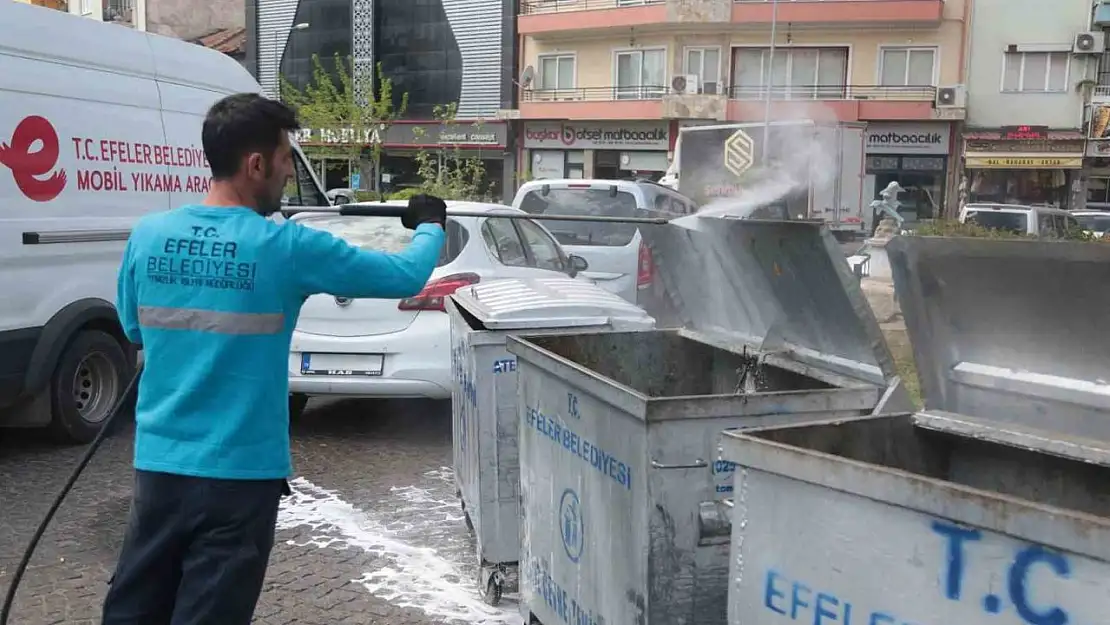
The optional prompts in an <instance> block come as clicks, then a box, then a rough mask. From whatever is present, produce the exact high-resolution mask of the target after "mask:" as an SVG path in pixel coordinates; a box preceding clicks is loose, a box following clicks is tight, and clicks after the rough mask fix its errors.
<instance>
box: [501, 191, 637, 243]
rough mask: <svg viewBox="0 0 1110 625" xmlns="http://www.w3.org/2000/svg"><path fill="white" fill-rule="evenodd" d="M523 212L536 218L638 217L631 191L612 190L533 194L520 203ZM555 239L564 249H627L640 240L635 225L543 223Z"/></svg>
mask: <svg viewBox="0 0 1110 625" xmlns="http://www.w3.org/2000/svg"><path fill="white" fill-rule="evenodd" d="M520 208H521V210H523V211H525V212H528V213H531V214H533V215H537V216H540V215H543V214H544V213H549V214H554V215H576V216H577V215H597V216H605V217H635V216H636V208H637V206H636V197H635V196H634V195H632V194H631V193H628V192H627V191H617V193H616V194H611V193H610V191H609V189H591V188H574V189H555V188H552V189H549V190H548V193H547V195H544V194H543V190H542V189H533V190H531V191H529V192H528V193H527V194H526V195H525V196H524V197H523V198H522V199H521V202H520ZM538 221H540V222H542V223H543V225H544V227H546V228H547V229H548V230H549V231H550V232H551V234H553V235H555V239H556V240H557V241H559V243H562V244H563V245H598V246H602V245H604V246H624V245H628V244H629V243H631V242H632V238H633V237H634V236H636V225H635V224H621V223H597V222H586V221H543V220H542V219H540V220H538Z"/></svg>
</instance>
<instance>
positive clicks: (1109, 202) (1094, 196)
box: [1087, 178, 1110, 208]
mask: <svg viewBox="0 0 1110 625" xmlns="http://www.w3.org/2000/svg"><path fill="white" fill-rule="evenodd" d="M1108 206H1110V178H1090V179H1089V180H1087V208H1106V207H1108Z"/></svg>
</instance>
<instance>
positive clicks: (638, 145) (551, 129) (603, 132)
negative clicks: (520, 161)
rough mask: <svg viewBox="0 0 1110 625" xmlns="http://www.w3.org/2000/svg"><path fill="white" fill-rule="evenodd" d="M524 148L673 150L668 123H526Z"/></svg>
mask: <svg viewBox="0 0 1110 625" xmlns="http://www.w3.org/2000/svg"><path fill="white" fill-rule="evenodd" d="M524 147H526V148H530V149H555V150H558V149H562V150H659V151H664V152H665V151H667V149H669V148H670V130H669V124H668V123H666V122H616V123H598V122H567V123H565V124H551V123H546V124H545V123H539V124H525V125H524Z"/></svg>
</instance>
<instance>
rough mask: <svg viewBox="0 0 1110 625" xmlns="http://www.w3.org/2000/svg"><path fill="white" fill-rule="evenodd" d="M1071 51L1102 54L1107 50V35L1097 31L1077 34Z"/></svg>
mask: <svg viewBox="0 0 1110 625" xmlns="http://www.w3.org/2000/svg"><path fill="white" fill-rule="evenodd" d="M1071 51H1072V53H1074V54H1102V53H1103V52H1105V51H1106V35H1105V34H1104V33H1102V32H1099V31H1095V32H1090V33H1079V34H1078V35H1076V36H1075V42H1073V43H1072V46H1071Z"/></svg>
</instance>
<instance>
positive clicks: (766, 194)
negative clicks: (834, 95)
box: [671, 103, 840, 229]
mask: <svg viewBox="0 0 1110 625" xmlns="http://www.w3.org/2000/svg"><path fill="white" fill-rule="evenodd" d="M776 106H778V109H776V110H777V111H778V115H776V122H785V123H776V124H775V125H774V126H773V127H772V129H771V132H770V136H771V144H772V145H771V159H770V161H769V163H768V165H767V166H766V167H763V166H761V165H755V166H754V167H753V168H752V169H751V170H749V171H748V172H747V173H746V175H745V176H744V182H743V184H742V185H741V186H740V188H739V189H738V190H737V191H736V192H735V193H732V194H730V195H728V196H726V197H718V198H715V199H713V200H711V201H710V202H708V203H707V204H705V205H704V206H702V207H701V208H700V209H699V210H698V212H697V213H695V214H694V215H691V216H688V217H682V218H679V219H676V220H674V221H673V222H671V223H674V224H676V225H679V226H682V227H685V228H693V229H696V226H695V223H696V222H697V217H731V218H736V219H745V218H747V217H749V216H751V214H752V213H753V212H754V211H755V210H757V209H759V208H762V207H766V206H770V205H773V204H775V203H778V202H782V201H783V200H787V199H789V198H790V197H791V196H795V195H800V194H808V192H809V189H810V188H811V187H823V186H826V185H829V184H832V182H833V180H834V179H835V178H836V177H837V176H838V175H839V173H840V163H839V162H838V152H839V150H838V145H837V139H836V135H835V134H834V133H832V132H829V131H828V130H827V129H828V127H829V126H830V125H832V124H835V123H836V114H835V113H834V112H833V111H831V110H829V109H828V108H826V107H824V106H822V105H820V104H818V103H807V104H805V105H792V104H779V105H776ZM783 107H785V108H786V110H785V112H783V110H782V109H783ZM789 122H798V123H793V124H791V123H789ZM683 132H688V133H689V132H698V130H697V128H696V127H694V128H691V129H685V130H684V131H683ZM749 132H750V133H752V134H753V136H758V135H759V134H760V132H761V130H760V129H759V127H758V126H756V127H752V128H749ZM680 136H681V135H680ZM679 149H680V150H681V146H680V147H679ZM760 149H766V146H762V147H760ZM757 156H758V155H757ZM700 177H701V178H702V180H703V181H705V183H706V184H709V185H712V186H716V187H720V188H729V187H735V186H736V177H735V176H734V174H732V173H731V172H728V171H726V170H725V169H724V168H723V167H722V168H721V169H720V170H718V171H716V172H712V173H710V174H709V175H708V176H706V174H705V172H701V173H700ZM679 180H680V181H681V172H680V178H679ZM792 212H793V213H796V212H798V211H797V210H794V211H792ZM807 212H808V211H807ZM790 217H791V218H794V219H798V218H802V219H804V218H808V217H809V215H808V214H800V215H799V214H791V215H790Z"/></svg>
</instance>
